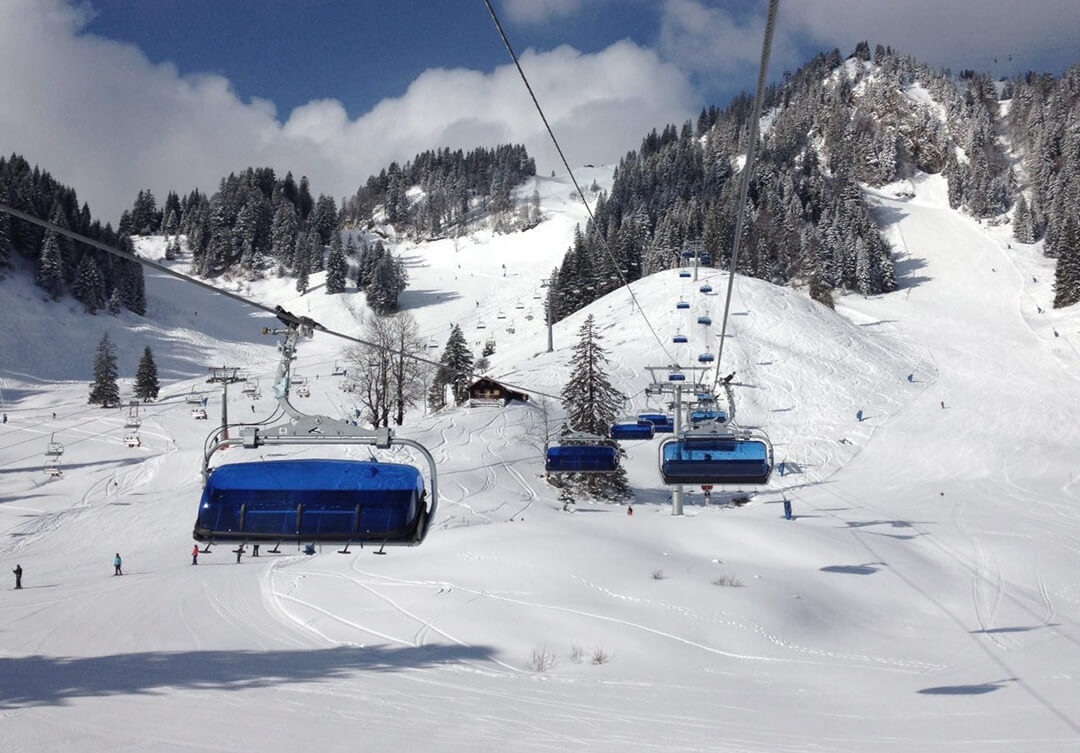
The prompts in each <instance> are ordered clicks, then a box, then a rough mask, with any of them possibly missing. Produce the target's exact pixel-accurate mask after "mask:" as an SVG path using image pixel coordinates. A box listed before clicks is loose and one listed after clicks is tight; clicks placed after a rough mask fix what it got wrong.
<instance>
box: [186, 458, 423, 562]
mask: <svg viewBox="0 0 1080 753" xmlns="http://www.w3.org/2000/svg"><path fill="white" fill-rule="evenodd" d="M425 511H426V508H425V504H424V480H423V476H421V475H420V471H418V470H417V469H416V468H414V467H412V466H409V465H401V464H397V463H375V462H367V461H355V460H276V461H267V462H259V463H237V464H231V465H223V466H220V467H218V468H216V469H214V470H213V471H212V472H211V474H210V478H209V480H208V482H207V485H206V488H205V489H204V490H203V496H202V501H201V502H200V505H199V514H198V518H197V519H196V522H195V538H196V539H198V540H200V541H243V540H249V539H250V540H269V541H327V542H330V541H333V542H345V541H365V540H368V541H408V540H410V539H411V538H413V537H414V536H415V535H416V532H417V528H418V525H419V523H420V522H421V520H422V518H423V513H424V512H425Z"/></svg>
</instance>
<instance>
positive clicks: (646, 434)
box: [611, 420, 656, 439]
mask: <svg viewBox="0 0 1080 753" xmlns="http://www.w3.org/2000/svg"><path fill="white" fill-rule="evenodd" d="M655 433H656V432H655V429H654V428H653V424H652V422H651V421H640V420H627V421H619V422H618V423H614V424H612V425H611V438H612V439H652V438H653V435H654V434H655Z"/></svg>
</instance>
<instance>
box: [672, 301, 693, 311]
mask: <svg viewBox="0 0 1080 753" xmlns="http://www.w3.org/2000/svg"><path fill="white" fill-rule="evenodd" d="M675 308H676V309H679V310H682V309H688V308H690V304H689V303H688V302H687V301H679V302H678V303H676V304H675Z"/></svg>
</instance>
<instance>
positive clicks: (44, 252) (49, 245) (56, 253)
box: [36, 230, 64, 301]
mask: <svg viewBox="0 0 1080 753" xmlns="http://www.w3.org/2000/svg"><path fill="white" fill-rule="evenodd" d="M36 281H37V284H38V286H39V287H41V288H44V289H45V291H46V292H47V293H48V294H49V295H50V296H51V297H52V299H53V300H54V301H56V300H59V298H60V296H62V295H63V294H64V272H63V262H62V261H61V259H60V242H59V241H58V240H57V237H56V233H55V232H53V231H52V230H49V231H48V232H46V233H45V242H44V243H43V244H42V246H41V261H40V263H39V266H38V272H37V278H36Z"/></svg>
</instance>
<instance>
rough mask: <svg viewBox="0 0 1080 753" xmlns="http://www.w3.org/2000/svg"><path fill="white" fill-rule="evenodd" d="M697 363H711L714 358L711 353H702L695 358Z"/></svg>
mask: <svg viewBox="0 0 1080 753" xmlns="http://www.w3.org/2000/svg"><path fill="white" fill-rule="evenodd" d="M697 360H698V363H712V362H713V361H715V360H716V357H715V356H714V355H713V354H712V353H702V354H701V355H700V356H698V357H697Z"/></svg>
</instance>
